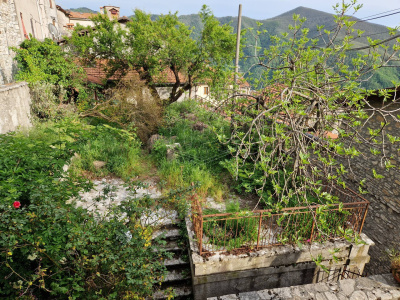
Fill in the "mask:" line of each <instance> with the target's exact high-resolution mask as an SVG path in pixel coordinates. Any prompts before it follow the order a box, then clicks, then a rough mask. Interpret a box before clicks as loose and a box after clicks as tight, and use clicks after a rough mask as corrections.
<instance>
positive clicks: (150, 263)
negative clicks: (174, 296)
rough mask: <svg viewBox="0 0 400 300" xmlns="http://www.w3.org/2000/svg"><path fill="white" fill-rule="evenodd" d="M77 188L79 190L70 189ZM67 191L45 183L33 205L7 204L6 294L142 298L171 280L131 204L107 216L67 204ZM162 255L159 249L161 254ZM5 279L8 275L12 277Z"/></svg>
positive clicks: (2, 263) (0, 243) (1, 212)
mask: <svg viewBox="0 0 400 300" xmlns="http://www.w3.org/2000/svg"><path fill="white" fill-rule="evenodd" d="M68 188H70V189H73V187H71V186H68ZM67 195H68V193H64V188H63V187H62V186H51V185H46V184H43V185H40V184H38V186H37V188H36V189H35V191H34V192H33V193H31V197H30V204H29V205H25V204H24V205H22V206H21V207H20V208H14V207H13V205H12V202H11V203H10V202H4V201H2V202H1V203H0V216H1V218H0V236H1V238H0V278H2V279H1V282H2V284H1V286H2V288H1V289H0V295H1V296H3V297H9V298H16V297H17V296H21V295H26V296H31V297H32V298H34V299H139V298H141V297H144V296H148V295H151V293H152V291H153V285H154V284H156V283H158V282H159V281H160V280H161V278H162V276H163V275H164V271H165V268H164V266H163V264H162V260H161V258H162V256H163V252H162V251H160V249H159V248H158V246H157V243H153V244H152V243H150V238H151V231H149V230H148V229H147V228H144V227H142V226H141V225H140V223H139V222H138V219H139V217H140V215H141V214H143V207H141V203H140V201H137V200H129V201H126V202H124V203H123V204H122V205H121V206H119V207H115V208H114V210H113V211H112V213H111V214H110V215H109V216H107V218H103V219H100V217H99V216H95V215H91V214H90V213H88V212H87V211H86V210H84V209H81V208H75V207H74V206H73V205H66V204H65V201H66V200H68V197H67ZM156 250H157V251H156ZM4 278H7V279H6V280H4Z"/></svg>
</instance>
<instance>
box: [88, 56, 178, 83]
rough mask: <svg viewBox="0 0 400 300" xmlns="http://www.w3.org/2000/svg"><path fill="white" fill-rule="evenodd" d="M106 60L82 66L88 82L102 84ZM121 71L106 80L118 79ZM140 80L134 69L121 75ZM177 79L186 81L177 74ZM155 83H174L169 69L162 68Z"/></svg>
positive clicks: (172, 74)
mask: <svg viewBox="0 0 400 300" xmlns="http://www.w3.org/2000/svg"><path fill="white" fill-rule="evenodd" d="M105 64H106V62H105V61H98V62H97V64H96V66H94V67H83V69H84V70H85V72H86V74H87V79H88V81H90V82H93V83H97V84H102V83H104V81H105V80H106V79H107V72H106V71H105V70H104V67H105ZM120 79H121V73H118V72H117V73H116V74H115V75H113V76H111V77H109V78H108V80H120ZM132 79H135V80H140V79H139V73H138V72H137V71H135V70H129V71H128V72H127V73H126V74H125V75H124V76H123V77H122V80H132ZM179 79H180V81H181V83H185V82H186V78H185V77H184V76H183V75H182V74H179ZM155 81H156V84H165V85H169V84H174V83H175V75H174V73H173V72H172V71H171V70H170V69H165V70H163V71H162V72H161V73H160V74H159V75H158V76H156V77H155Z"/></svg>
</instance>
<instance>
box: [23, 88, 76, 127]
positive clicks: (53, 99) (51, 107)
mask: <svg viewBox="0 0 400 300" xmlns="http://www.w3.org/2000/svg"><path fill="white" fill-rule="evenodd" d="M30 94H31V100H32V103H31V112H32V116H34V117H37V118H39V119H45V120H57V119H60V118H61V117H65V116H67V115H68V114H71V113H72V112H73V111H74V109H75V108H74V106H73V105H71V104H63V99H64V98H65V97H66V91H65V89H64V88H63V87H62V86H57V85H54V84H51V83H48V82H45V81H38V82H35V83H32V84H30Z"/></svg>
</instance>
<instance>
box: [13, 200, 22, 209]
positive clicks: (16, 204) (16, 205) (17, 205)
mask: <svg viewBox="0 0 400 300" xmlns="http://www.w3.org/2000/svg"><path fill="white" fill-rule="evenodd" d="M13 205H14V207H15V208H19V207H20V206H21V202H19V201H14V203H13Z"/></svg>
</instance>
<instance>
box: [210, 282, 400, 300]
mask: <svg viewBox="0 0 400 300" xmlns="http://www.w3.org/2000/svg"><path fill="white" fill-rule="evenodd" d="M384 280H385V282H387V278H386V279H384ZM395 284H396V283H394V284H393V286H392V285H387V284H384V283H382V282H378V281H376V280H372V279H369V278H358V279H346V280H340V281H338V282H333V283H332V282H330V283H317V284H307V285H302V286H293V287H287V288H278V289H271V290H262V291H256V292H247V293H240V294H231V295H226V296H220V297H213V298H208V300H289V299H293V300H314V299H315V300H347V299H350V300H398V299H400V286H398V287H396V286H395Z"/></svg>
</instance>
